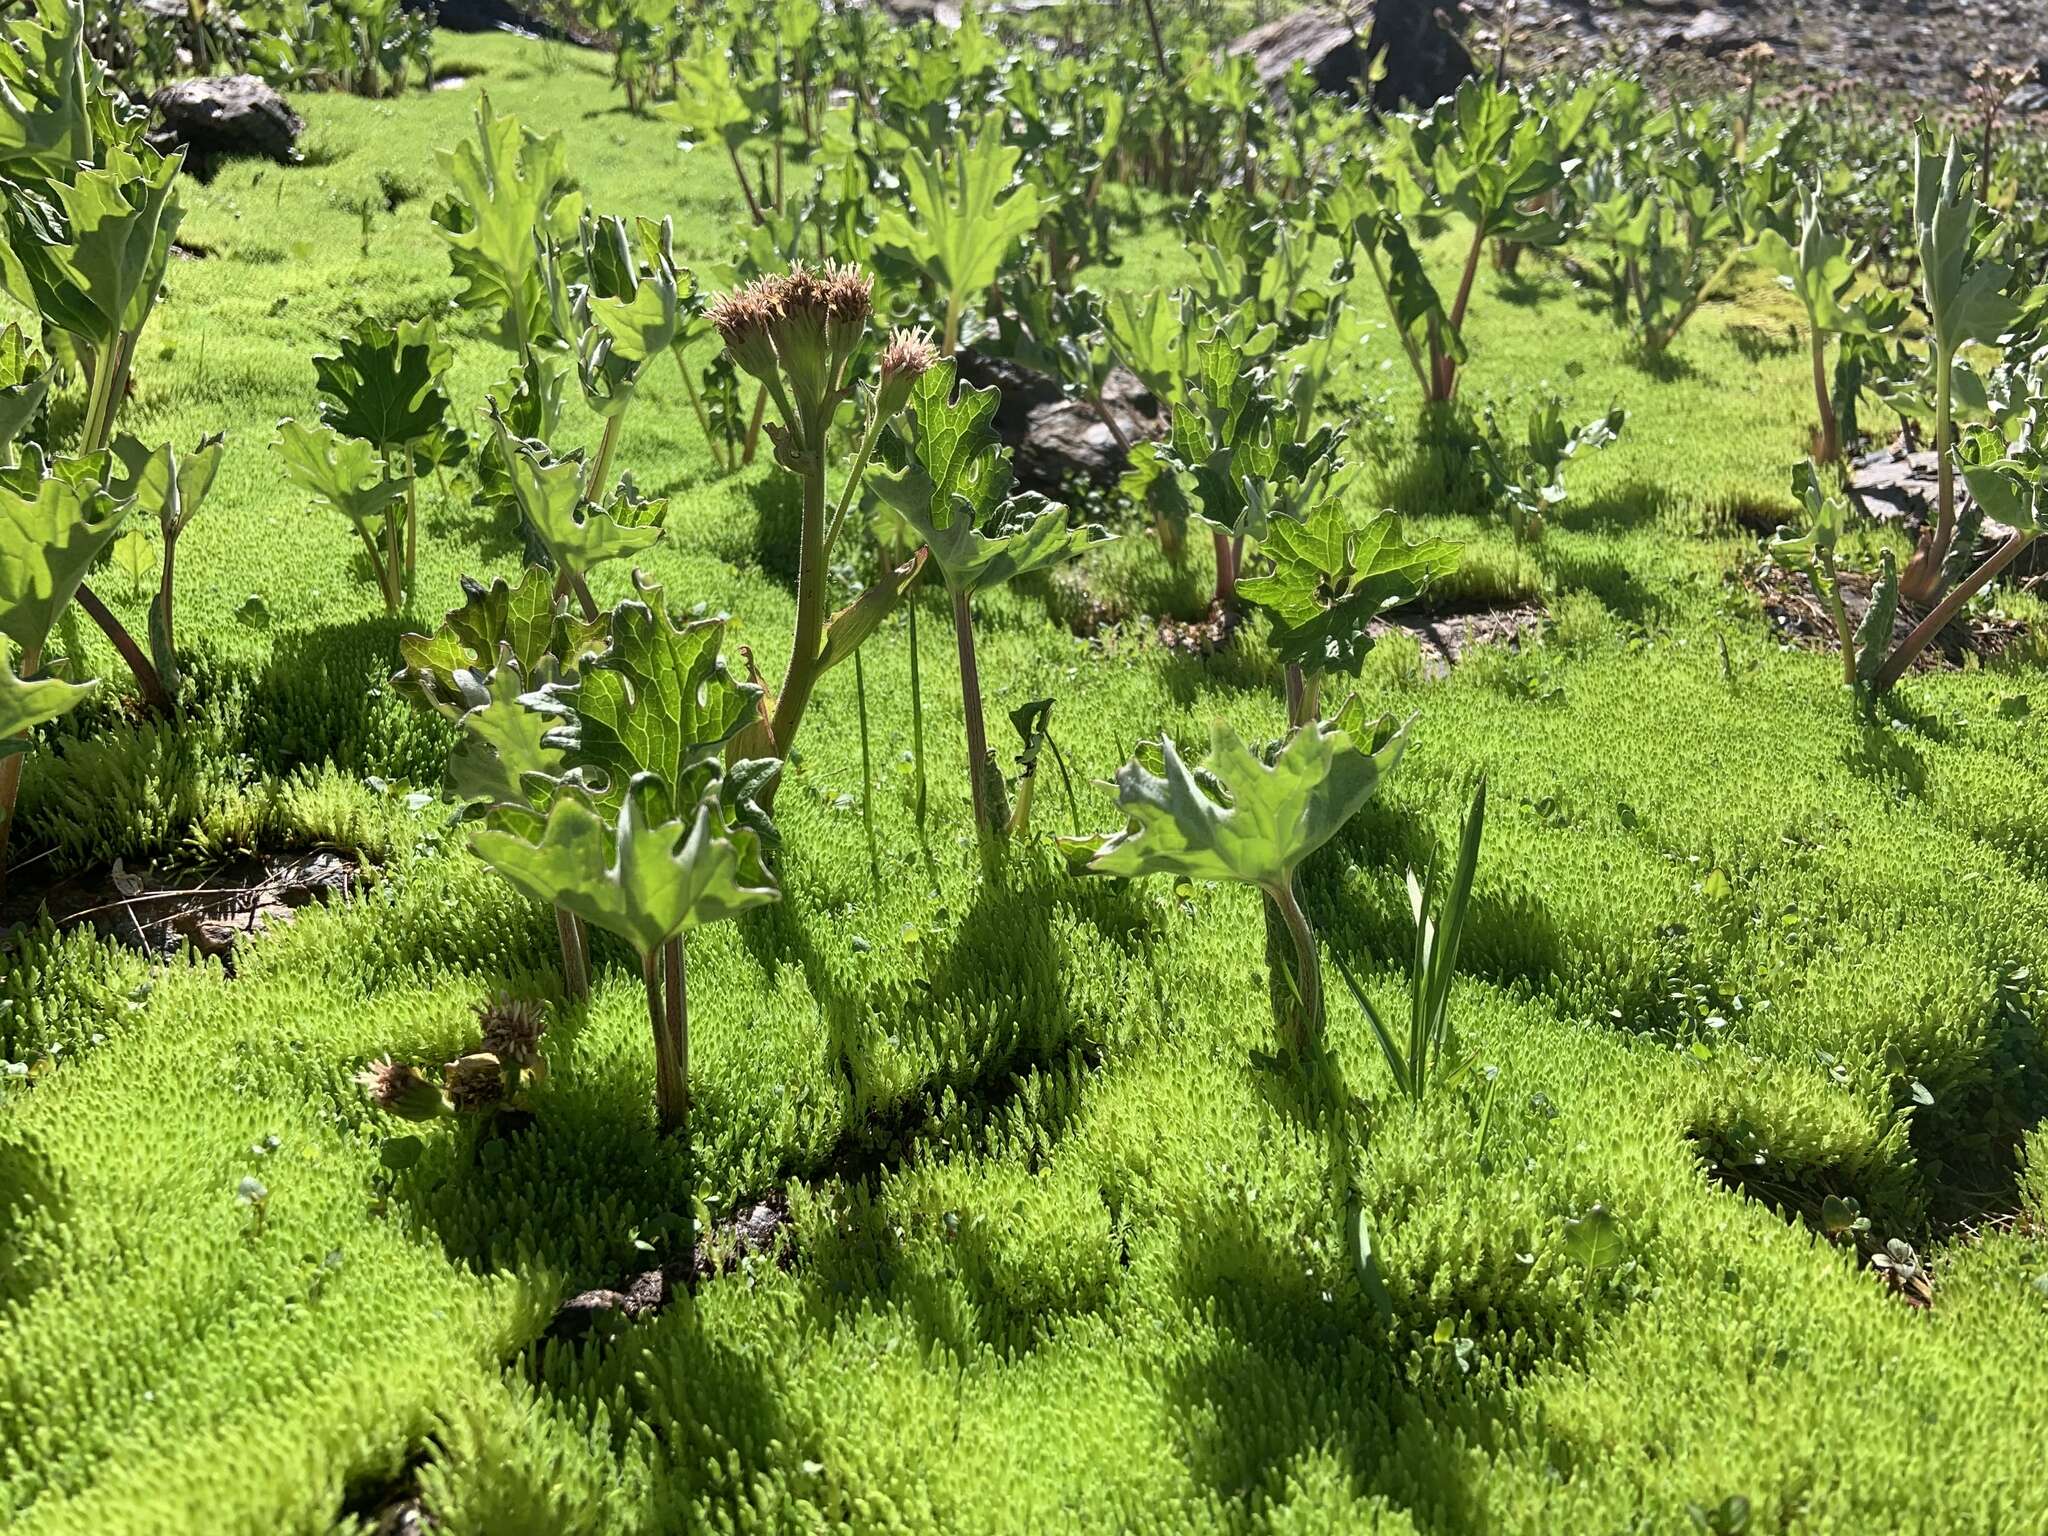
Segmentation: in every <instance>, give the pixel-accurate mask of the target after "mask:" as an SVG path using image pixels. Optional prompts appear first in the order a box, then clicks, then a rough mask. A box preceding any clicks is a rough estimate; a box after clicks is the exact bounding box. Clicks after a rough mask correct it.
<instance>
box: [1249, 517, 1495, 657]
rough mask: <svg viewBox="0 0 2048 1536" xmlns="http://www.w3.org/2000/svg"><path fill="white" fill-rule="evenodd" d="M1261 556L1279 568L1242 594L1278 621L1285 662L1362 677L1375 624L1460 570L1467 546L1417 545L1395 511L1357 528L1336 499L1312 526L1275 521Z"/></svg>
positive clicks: (1277, 639) (1252, 581)
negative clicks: (1403, 532) (1462, 550)
mask: <svg viewBox="0 0 2048 1536" xmlns="http://www.w3.org/2000/svg"><path fill="white" fill-rule="evenodd" d="M1259 553H1260V554H1262V555H1264V556H1265V557H1266V558H1267V559H1268V560H1270V561H1271V562H1272V564H1273V569H1272V570H1271V571H1270V572H1267V573H1264V574H1262V575H1258V576H1247V577H1244V578H1243V579H1241V580H1240V581H1239V582H1238V587H1237V590H1238V592H1239V594H1240V595H1241V596H1243V597H1244V598H1245V599H1246V601H1248V602H1253V603H1256V604H1258V605H1259V606H1260V607H1261V608H1264V609H1265V610H1266V611H1267V612H1268V613H1270V614H1271V615H1272V616H1273V647H1274V650H1275V651H1276V652H1277V653H1278V655H1279V657H1280V660H1281V661H1283V662H1287V663H1292V664H1295V665H1298V666H1300V667H1302V668H1304V669H1306V670H1308V671H1311V672H1330V671H1337V672H1348V673H1350V674H1351V675H1352V676H1354V677H1355V676H1357V675H1358V671H1359V669H1360V667H1362V666H1363V665H1364V663H1365V656H1366V653H1367V652H1368V651H1370V650H1371V649H1372V635H1371V633H1370V630H1369V626H1370V625H1371V623H1372V621H1373V620H1374V619H1375V618H1377V617H1378V616H1379V615H1380V614H1382V613H1384V612H1385V611H1386V610H1387V609H1389V608H1392V607H1395V606H1397V605H1398V604H1400V603H1404V602H1406V601H1407V600H1408V599H1409V598H1412V597H1414V596H1415V595H1416V594H1417V593H1419V592H1421V590H1422V589H1423V587H1424V586H1426V585H1427V584H1428V583H1429V582H1430V581H1432V580H1434V579H1435V578H1436V577H1439V576H1444V575H1448V574H1449V573H1450V572H1451V571H1453V570H1456V569H1457V565H1458V557H1459V546H1458V545H1456V544H1451V543H1447V542H1446V541H1444V540H1442V539H1426V540H1424V541H1423V542H1421V543H1419V544H1410V543H1409V542H1408V541H1407V540H1405V539H1404V538H1402V536H1401V520H1400V519H1399V518H1398V517H1396V516H1395V515H1394V514H1393V513H1391V512H1382V513H1380V514H1379V515H1378V516H1377V517H1375V518H1373V519H1372V521H1371V522H1369V523H1367V524H1366V525H1365V527H1363V528H1360V529H1354V528H1353V527H1352V526H1351V522H1350V519H1349V518H1347V517H1346V516H1345V514H1344V511H1343V509H1342V508H1341V507H1340V506H1339V505H1338V504H1337V498H1335V497H1334V496H1333V497H1328V498H1326V499H1325V500H1323V501H1322V503H1321V504H1320V505H1319V506H1317V507H1316V508H1315V510H1313V511H1312V512H1310V513H1309V515H1308V517H1307V519H1306V520H1305V521H1296V520H1294V519H1292V518H1286V517H1281V518H1274V519H1272V521H1271V525H1270V526H1269V528H1268V529H1267V532H1266V537H1265V539H1264V540H1263V541H1262V542H1261V543H1260V545H1259Z"/></svg>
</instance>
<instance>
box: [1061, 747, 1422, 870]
mask: <svg viewBox="0 0 2048 1536" xmlns="http://www.w3.org/2000/svg"><path fill="white" fill-rule="evenodd" d="M1353 713H1354V714H1357V715H1362V713H1363V712H1362V711H1354V712H1353ZM1365 728H1366V727H1365V725H1364V723H1363V721H1362V720H1360V721H1359V722H1358V723H1351V722H1348V721H1347V722H1346V723H1345V724H1341V725H1340V724H1338V723H1336V722H1334V721H1330V722H1316V721H1311V722H1310V723H1309V724H1307V725H1305V726H1303V727H1302V728H1301V729H1300V730H1298V731H1296V732H1295V733H1294V735H1293V737H1292V738H1291V739H1290V740H1289V741H1288V742H1287V744H1286V746H1284V747H1282V748H1281V749H1280V752H1279V754H1278V755H1277V756H1276V757H1274V759H1273V761H1272V763H1271V764H1270V765H1268V764H1266V763H1262V762H1261V761H1259V759H1258V758H1257V757H1256V756H1255V755H1254V754H1253V753H1252V751H1251V750H1250V749H1249V748H1248V747H1246V746H1245V744H1244V742H1243V740H1242V739H1240V738H1239V736H1238V734H1237V733H1236V732H1235V731H1233V730H1232V729H1231V728H1230V727H1229V726H1228V725H1226V724H1224V723H1223V722H1222V721H1220V720H1219V721H1217V722H1216V724H1215V725H1214V726H1213V727H1212V728H1211V731H1210V749H1209V755H1208V757H1207V758H1205V759H1204V760H1203V762H1202V763H1201V765H1200V766H1199V767H1198V768H1196V769H1195V770H1194V771H1192V772H1191V771H1190V770H1189V768H1188V766H1187V764H1186V763H1184V762H1183V761H1182V759H1181V756H1180V752H1179V750H1178V749H1177V748H1176V747H1175V746H1174V744H1173V742H1172V740H1171V739H1167V740H1164V741H1162V742H1161V743H1160V751H1161V756H1162V758H1163V760H1164V763H1163V766H1164V769H1165V771H1164V773H1163V774H1155V773H1153V772H1151V771H1150V770H1149V769H1147V768H1146V767H1145V766H1144V764H1143V763H1142V762H1139V761H1136V760H1134V761H1132V762H1129V763H1126V764H1125V765H1124V766H1123V767H1122V768H1120V769H1118V770H1117V776H1116V788H1117V805H1118V807H1119V808H1120V809H1121V810H1122V811H1123V812H1124V813H1125V815H1127V816H1128V817H1129V818H1130V824H1129V826H1128V827H1127V828H1126V829H1125V830H1124V831H1122V832H1118V833H1116V834H1114V835H1112V836H1110V837H1108V838H1105V839H1100V840H1096V839H1062V840H1061V841H1062V843H1063V844H1065V845H1068V846H1072V847H1076V848H1078V847H1082V846H1092V848H1093V853H1094V856H1093V858H1092V860H1091V861H1090V863H1089V866H1088V867H1089V868H1090V869H1091V870H1092V871H1094V872H1096V873H1098V874H1105V875H1124V876H1132V877H1135V876H1139V875H1154V874H1166V875H1183V876H1186V877H1187V878H1188V879H1190V880H1234V881H1238V882H1241V883H1243V884H1246V885H1256V886H1258V887H1260V888H1261V889H1263V890H1265V891H1267V892H1269V893H1277V892H1280V891H1282V890H1284V889H1286V888H1287V887H1288V884H1289V882H1290V881H1291V880H1292V878H1293V875H1294V871H1295V870H1296V869H1298V868H1299V867H1300V865H1301V861H1302V860H1303V859H1305V858H1307V857H1308V856H1309V855H1310V854H1312V853H1314V852H1315V851H1316V850H1317V849H1318V848H1320V847H1322V846H1323V844H1324V843H1326V842H1328V841H1329V840H1330V839H1331V838H1332V837H1334V836H1336V835H1337V833H1338V832H1339V831H1340V830H1342V828H1343V826H1344V824H1345V823H1346V822H1348V821H1349V820H1350V819H1351V818H1352V817H1353V816H1354V815H1356V814H1357V812H1358V809H1359V807H1360V806H1362V805H1364V804H1365V802H1366V801H1368V800H1370V799H1371V798H1372V796H1373V793H1374V792H1375V791H1376V790H1377V789H1378V788H1379V786H1380V781H1381V780H1382V779H1384V778H1385V777H1386V775H1387V774H1388V773H1390V772H1392V771H1393V767H1394V765H1395V764H1396V763H1397V762H1399V761H1400V757H1401V752H1402V749H1403V748H1404V747H1405V746H1406V745H1407V726H1406V725H1405V724H1404V725H1402V726H1401V727H1400V728H1399V729H1396V730H1394V731H1393V732H1392V733H1391V734H1390V735H1388V736H1387V738H1386V740H1385V741H1384V742H1383V743H1382V744H1381V745H1380V746H1379V748H1378V750H1376V751H1375V750H1373V747H1372V742H1371V740H1370V739H1364V740H1361V739H1360V735H1361V734H1362V733H1363V732H1364V730H1365ZM1203 774H1206V775H1209V776H1211V777H1212V779H1213V783H1214V786H1215V787H1214V789H1213V790H1212V789H1209V788H1205V787H1204V786H1203V784H1202V783H1201V782H1200V781H1199V779H1198V777H1197V775H1203Z"/></svg>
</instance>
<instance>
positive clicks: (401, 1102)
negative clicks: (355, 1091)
mask: <svg viewBox="0 0 2048 1536" xmlns="http://www.w3.org/2000/svg"><path fill="white" fill-rule="evenodd" d="M356 1083H357V1085H358V1086H359V1087H361V1088H362V1090H363V1092H364V1093H365V1094H367V1095H368V1096H369V1099H370V1102H371V1103H372V1104H374V1105H376V1106H377V1107H378V1108H379V1109H381V1110H383V1111H384V1112H385V1113H386V1114H392V1115H397V1116H398V1117H399V1118H400V1119H402V1120H431V1119H433V1118H434V1117H435V1116H436V1115H438V1114H440V1113H441V1112H442V1110H443V1109H445V1108H446V1107H447V1106H446V1105H445V1104H444V1103H443V1101H442V1098H441V1091H440V1089H438V1088H436V1087H435V1086H434V1085H433V1083H432V1082H430V1081H429V1080H428V1078H427V1075H426V1073H424V1072H422V1071H421V1070H420V1069H419V1068H418V1067H415V1066H412V1065H411V1064H410V1063H407V1062H402V1061H393V1060H392V1059H391V1058H390V1057H389V1056H386V1057H385V1058H384V1059H383V1060H381V1061H373V1062H371V1063H370V1064H369V1065H368V1066H366V1067H364V1068H363V1070H362V1071H360V1072H358V1073H357V1074H356Z"/></svg>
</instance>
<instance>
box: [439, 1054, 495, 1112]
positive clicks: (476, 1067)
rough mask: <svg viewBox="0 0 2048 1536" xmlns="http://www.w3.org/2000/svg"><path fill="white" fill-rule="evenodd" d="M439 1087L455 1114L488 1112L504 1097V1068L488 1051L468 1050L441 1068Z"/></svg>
mask: <svg viewBox="0 0 2048 1536" xmlns="http://www.w3.org/2000/svg"><path fill="white" fill-rule="evenodd" d="M441 1086H442V1088H443V1089H445V1090H446V1092H447V1094H448V1103H449V1105H450V1107H451V1108H453V1109H454V1110H455V1112H456V1113H457V1114H475V1113H477V1112H478V1111H480V1110H486V1109H492V1108H494V1107H496V1106H497V1105H498V1104H500V1103H502V1102H503V1101H504V1098H505V1066H504V1063H503V1062H501V1061H499V1059H498V1058H497V1057H496V1056H493V1055H492V1054H491V1053H490V1052H488V1051H472V1052H470V1053H469V1055H467V1056H463V1057H459V1058H457V1059H456V1060H454V1061H451V1062H449V1063H448V1065H447V1066H446V1067H445V1068H443V1069H442V1072H441Z"/></svg>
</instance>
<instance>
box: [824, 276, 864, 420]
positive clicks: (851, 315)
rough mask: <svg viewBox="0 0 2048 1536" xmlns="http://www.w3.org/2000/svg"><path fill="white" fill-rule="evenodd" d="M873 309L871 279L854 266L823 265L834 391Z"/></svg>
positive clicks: (826, 321)
mask: <svg viewBox="0 0 2048 1536" xmlns="http://www.w3.org/2000/svg"><path fill="white" fill-rule="evenodd" d="M874 309H875V280H874V279H873V278H871V277H869V276H868V275H867V274H866V273H865V272H863V271H861V269H860V268H859V267H857V266H853V265H847V266H843V267H842V266H839V265H838V264H837V263H834V262H829V261H828V262H826V263H825V317H826V318H825V341H826V344H827V345H828V346H829V347H830V348H831V352H832V378H833V387H834V388H835V389H837V388H840V387H842V380H843V379H844V376H845V371H846V366H847V364H848V363H850V362H851V361H852V360H853V356H854V354H855V353H856V352H858V351H859V350H860V344H861V341H862V340H863V339H864V338H865V337H866V336H867V333H868V316H869V315H871V314H873V313H874Z"/></svg>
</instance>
